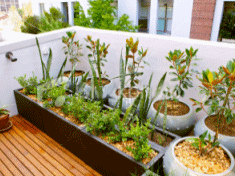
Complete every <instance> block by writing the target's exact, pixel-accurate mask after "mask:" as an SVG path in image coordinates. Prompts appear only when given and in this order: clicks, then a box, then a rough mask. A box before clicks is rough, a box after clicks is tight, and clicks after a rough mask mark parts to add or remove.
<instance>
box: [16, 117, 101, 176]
mask: <svg viewBox="0 0 235 176" xmlns="http://www.w3.org/2000/svg"><path fill="white" fill-rule="evenodd" d="M14 119H16V120H17V121H20V122H21V123H24V124H27V126H28V127H29V128H33V129H34V130H36V127H35V126H33V127H32V124H31V123H30V122H29V121H27V120H26V119H24V118H23V117H22V116H20V115H18V116H15V117H14ZM35 135H36V136H38V137H39V136H40V139H41V138H45V139H47V140H48V141H50V143H51V145H54V146H56V147H58V148H59V149H60V150H62V151H63V152H64V153H66V154H67V155H68V156H69V157H71V158H72V159H73V160H74V161H76V162H77V163H79V164H80V165H82V166H83V167H84V168H86V169H87V170H88V171H89V172H91V173H92V174H93V175H95V176H101V175H100V174H99V173H98V172H96V171H95V170H94V169H92V168H91V167H89V166H88V165H86V164H85V163H84V162H83V161H82V160H80V159H79V158H78V157H77V156H75V155H74V154H73V153H71V152H70V151H69V150H67V149H66V148H64V147H62V146H61V145H60V144H59V143H57V142H56V141H55V140H54V139H52V138H51V137H49V136H48V135H46V134H45V133H43V132H42V131H40V132H37V133H36V134H35Z"/></svg>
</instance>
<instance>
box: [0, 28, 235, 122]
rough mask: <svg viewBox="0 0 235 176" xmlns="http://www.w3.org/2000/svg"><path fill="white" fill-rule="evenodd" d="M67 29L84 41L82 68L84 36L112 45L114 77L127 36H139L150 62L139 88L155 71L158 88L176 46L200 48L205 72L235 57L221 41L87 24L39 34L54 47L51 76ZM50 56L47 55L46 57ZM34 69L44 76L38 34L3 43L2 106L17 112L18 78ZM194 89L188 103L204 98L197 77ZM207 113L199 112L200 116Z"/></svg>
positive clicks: (108, 67)
mask: <svg viewBox="0 0 235 176" xmlns="http://www.w3.org/2000/svg"><path fill="white" fill-rule="evenodd" d="M66 31H76V32H77V34H76V40H79V41H80V43H82V44H83V49H82V52H83V54H84V56H82V57H81V58H80V60H81V62H80V63H79V65H78V69H82V70H85V71H89V70H90V69H89V68H90V67H89V64H88V58H87V55H88V54H89V50H88V49H87V48H86V45H87V42H86V41H85V40H84V38H86V37H87V35H91V36H92V39H94V40H96V39H98V38H99V39H100V41H101V43H103V42H105V43H106V44H110V47H109V49H108V55H107V57H106V59H107V60H108V62H107V63H106V64H105V67H104V70H106V72H107V74H108V75H109V77H110V78H113V77H115V76H117V75H118V74H119V59H120V54H121V51H122V54H123V56H124V55H125V43H126V39H127V38H130V37H133V38H134V40H136V39H137V38H138V39H139V46H140V47H143V48H144V49H148V53H147V56H146V60H147V62H148V63H149V64H150V66H147V65H146V66H145V68H144V69H143V70H142V71H144V75H143V76H141V77H140V78H139V79H140V83H139V87H140V88H141V87H142V86H143V85H146V84H147V83H148V80H149V77H150V75H151V73H152V72H154V76H153V81H152V90H153V91H155V89H156V86H157V83H158V81H159V79H160V78H161V77H162V75H163V74H164V73H165V72H166V71H167V72H169V71H171V70H169V65H170V63H169V62H168V61H167V60H166V59H165V57H166V56H167V55H168V52H169V51H172V50H174V49H181V50H184V49H185V48H190V47H191V46H192V47H193V48H194V49H198V50H199V51H198V54H197V57H198V58H202V60H200V61H198V62H197V63H198V67H195V69H196V70H198V71H202V70H204V69H207V68H210V69H211V70H217V68H218V67H219V66H220V65H226V63H227V62H228V61H229V60H231V59H233V57H234V55H235V45H234V44H227V43H217V42H209V41H201V40H193V39H185V38H176V37H168V36H161V35H151V34H143V33H129V32H116V31H108V30H97V29H87V28H83V27H72V28H67V29H62V30H58V31H53V32H49V33H44V34H39V35H37V37H38V39H39V42H40V44H41V48H42V49H46V48H48V47H51V49H52V52H53V63H52V68H51V75H52V76H54V77H56V76H57V74H58V72H59V69H60V67H61V65H62V62H63V61H64V58H65V56H64V52H63V50H62V47H63V44H62V41H61V38H62V36H64V35H65V32H66ZM7 51H12V52H13V54H14V57H16V58H17V59H18V61H17V62H14V63H13V62H10V61H9V60H7V59H6V58H5V53H6V52H7ZM47 57H48V56H47V55H45V56H44V59H45V60H46V58H47ZM32 72H34V73H35V75H36V76H38V77H39V78H41V77H42V71H41V63H40V58H39V54H38V49H37V46H36V42H35V36H33V37H32V38H31V39H25V40H22V41H18V42H11V43H6V44H4V42H1V43H0V86H1V91H0V107H1V106H2V105H9V109H10V110H11V112H12V115H14V114H17V110H16V105H15V100H14V94H13V90H14V89H17V88H19V87H20V85H19V84H18V83H17V81H16V80H15V79H14V77H19V76H22V75H24V74H27V76H28V77H29V76H32ZM170 79H171V75H169V74H168V75H167V78H166V82H165V87H166V86H172V83H171V82H170V81H169V80H170ZM193 82H194V88H191V89H189V90H187V91H186V95H185V97H184V98H183V100H184V101H185V102H188V103H190V104H192V103H191V102H190V101H189V98H190V97H191V98H195V99H201V98H202V97H199V96H198V86H199V85H200V83H199V81H198V80H197V79H194V81H193ZM115 84H116V87H118V86H119V80H118V79H116V80H115ZM202 115H204V114H203V113H200V114H197V117H198V118H200V117H201V116H202Z"/></svg>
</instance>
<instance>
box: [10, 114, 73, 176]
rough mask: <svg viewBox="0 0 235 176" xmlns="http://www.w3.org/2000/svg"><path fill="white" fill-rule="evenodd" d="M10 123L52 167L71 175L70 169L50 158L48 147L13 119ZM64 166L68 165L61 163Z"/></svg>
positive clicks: (50, 152) (67, 175) (53, 157)
mask: <svg viewBox="0 0 235 176" xmlns="http://www.w3.org/2000/svg"><path fill="white" fill-rule="evenodd" d="M12 122H13V123H14V124H15V126H14V128H12V129H13V130H14V131H15V132H16V133H17V134H19V135H20V136H21V137H22V138H23V139H24V140H25V141H26V142H27V143H28V144H29V145H31V146H32V147H33V148H34V149H35V150H36V151H37V152H39V153H40V154H41V155H43V156H45V158H46V159H47V160H48V161H49V162H50V163H51V164H52V165H54V166H55V167H56V168H57V169H58V170H59V171H60V172H61V173H63V174H64V175H66V176H69V175H73V174H72V173H71V172H70V171H69V170H70V169H71V170H73V168H72V167H70V168H69V170H67V169H66V168H65V167H64V166H63V165H61V164H60V163H59V162H58V160H56V158H58V157H57V156H54V155H53V156H52V154H53V152H52V150H48V147H47V146H46V145H45V144H44V143H42V142H41V141H40V140H38V139H37V138H36V137H35V136H34V135H33V134H32V133H30V132H29V131H28V130H27V129H26V128H24V127H23V126H22V125H21V124H19V123H18V122H17V121H16V120H15V119H12ZM63 164H64V165H68V163H66V162H63Z"/></svg>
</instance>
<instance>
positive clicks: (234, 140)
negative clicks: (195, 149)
mask: <svg viewBox="0 0 235 176" xmlns="http://www.w3.org/2000/svg"><path fill="white" fill-rule="evenodd" d="M206 118H207V116H205V117H204V118H201V119H200V120H199V121H198V122H197V123H196V125H195V128H194V135H195V136H200V135H201V134H202V133H204V132H205V131H208V133H210V134H211V136H212V137H213V136H214V135H215V132H214V131H212V130H211V129H209V128H208V127H207V126H206V124H205V119H206ZM218 140H219V142H220V143H221V144H222V145H224V146H225V147H226V148H227V149H228V150H229V151H230V152H231V153H232V154H233V155H234V156H235V137H234V136H226V135H222V134H219V136H218Z"/></svg>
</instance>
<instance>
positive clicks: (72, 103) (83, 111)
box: [62, 94, 101, 122]
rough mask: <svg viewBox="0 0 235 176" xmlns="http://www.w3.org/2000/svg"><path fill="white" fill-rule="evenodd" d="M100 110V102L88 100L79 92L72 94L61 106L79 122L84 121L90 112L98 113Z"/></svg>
mask: <svg viewBox="0 0 235 176" xmlns="http://www.w3.org/2000/svg"><path fill="white" fill-rule="evenodd" d="M100 110H101V106H100V102H98V101H97V102H90V101H88V100H85V99H84V98H83V97H82V96H81V95H80V94H78V95H73V96H72V97H70V98H69V99H68V100H67V103H65V104H64V105H63V106H62V111H63V112H64V113H65V114H67V115H72V116H74V117H75V118H77V119H78V120H79V121H80V122H85V121H86V119H87V118H88V117H89V116H91V115H92V114H98V113H99V112H100Z"/></svg>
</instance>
